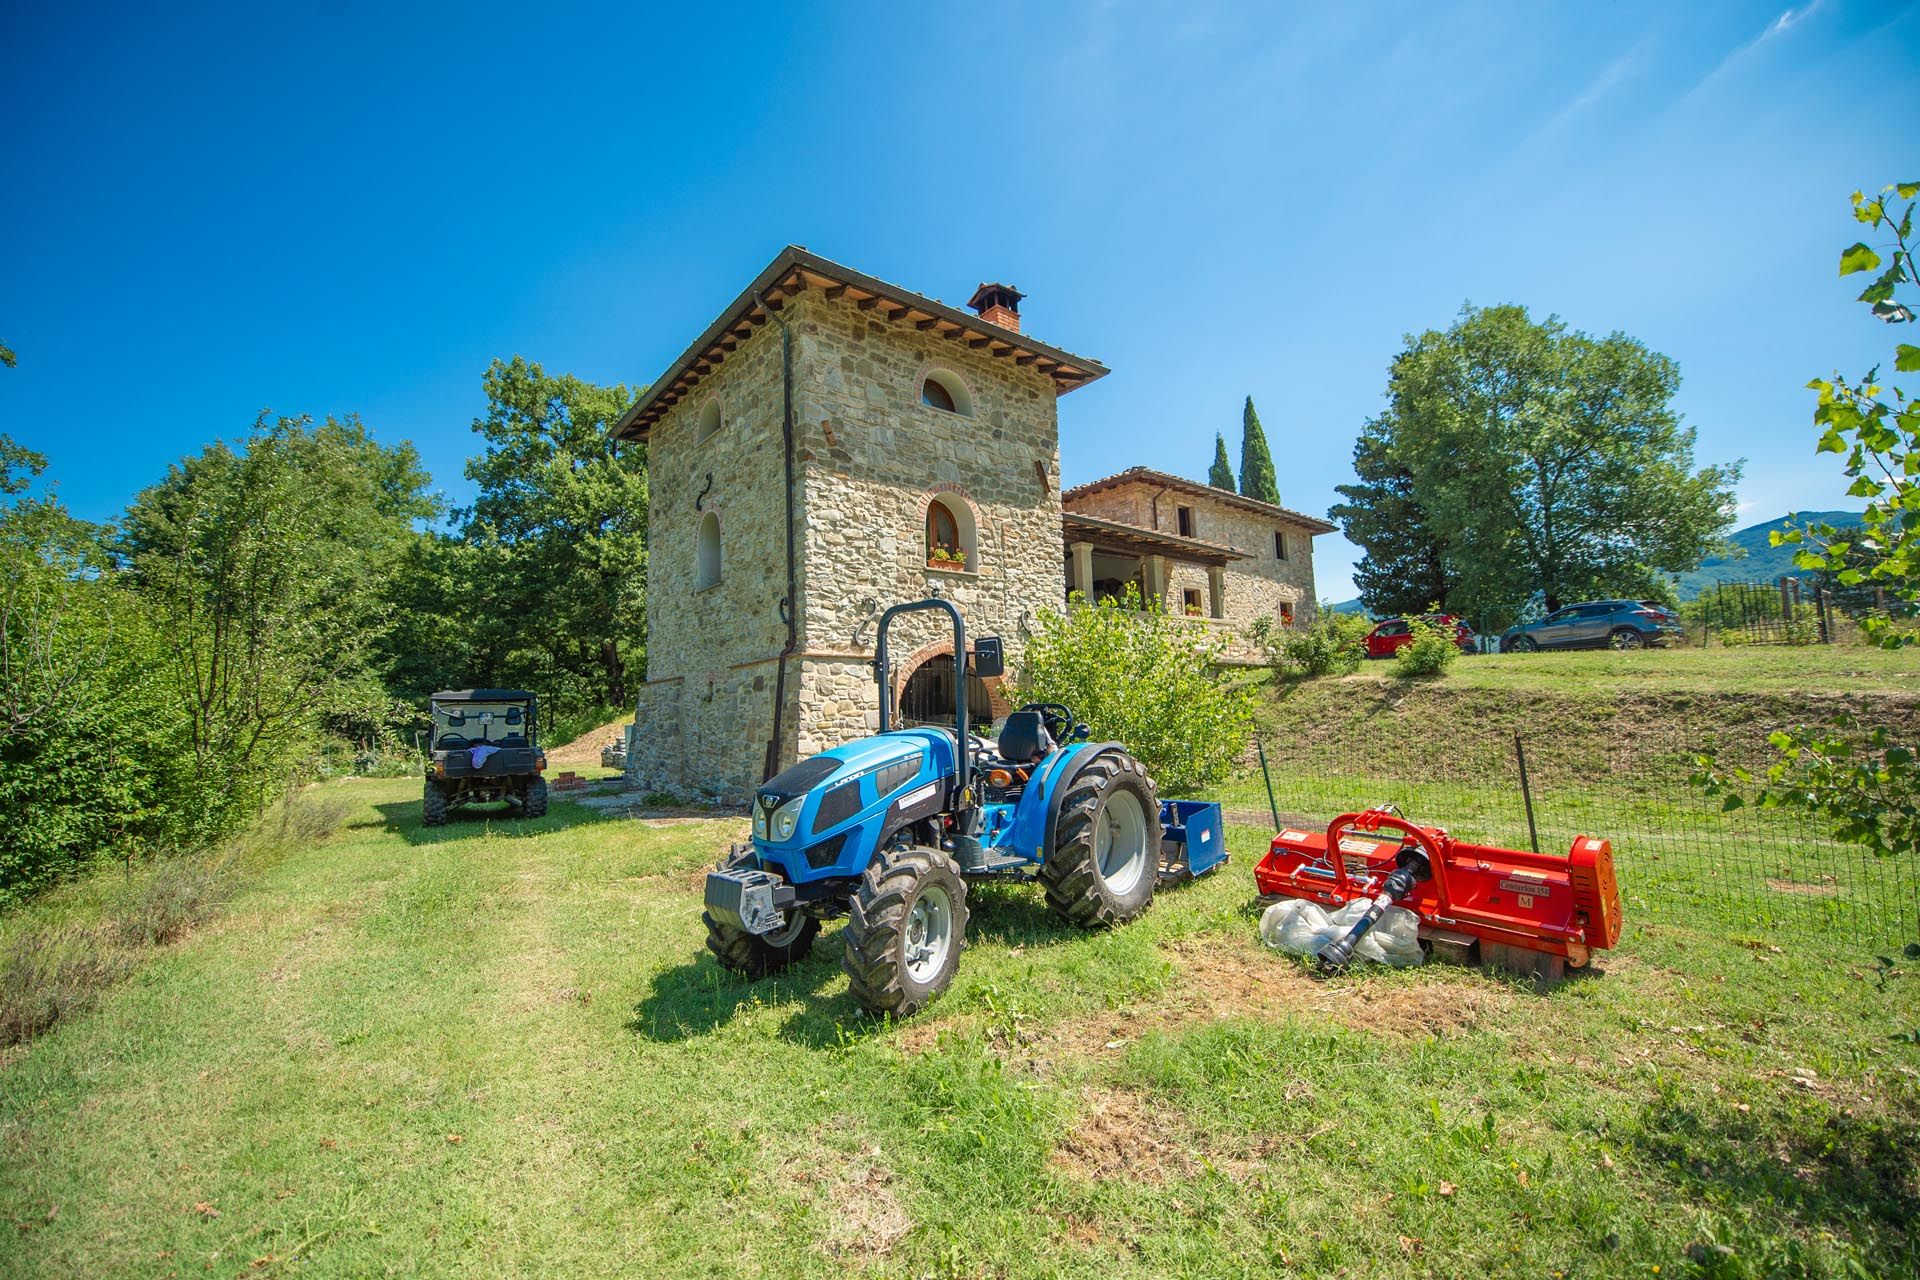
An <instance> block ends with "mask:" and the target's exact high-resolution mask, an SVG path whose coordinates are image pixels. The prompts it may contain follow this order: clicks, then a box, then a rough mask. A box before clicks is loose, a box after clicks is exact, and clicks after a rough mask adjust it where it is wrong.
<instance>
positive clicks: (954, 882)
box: [840, 846, 967, 1018]
mask: <svg viewBox="0 0 1920 1280" xmlns="http://www.w3.org/2000/svg"><path fill="white" fill-rule="evenodd" d="M935 875H940V876H942V878H944V879H948V880H950V881H951V884H950V885H949V886H948V890H949V893H950V894H951V896H952V898H953V909H954V920H953V928H954V930H955V931H956V933H957V935H958V936H957V937H956V938H955V939H954V948H953V950H954V958H955V965H957V963H958V958H959V952H960V951H961V950H962V949H964V948H965V946H966V921H967V905H966V898H967V884H966V881H965V880H964V879H962V878H961V876H960V874H959V871H958V870H957V869H956V868H955V867H954V865H953V860H952V859H950V858H949V857H947V855H946V854H945V853H943V852H941V851H940V850H938V849H929V848H925V847H920V846H915V847H913V848H908V849H898V850H893V851H891V852H885V853H882V854H881V855H880V856H879V857H877V858H875V859H874V860H873V862H872V863H871V864H869V865H868V867H867V869H866V871H865V872H864V873H863V874H862V875H861V877H860V885H859V887H858V888H857V889H855V890H854V893H853V898H852V900H851V901H850V902H849V903H848V905H847V925H846V928H845V929H844V930H842V932H841V939H842V950H841V955H840V967H841V968H842V969H844V970H845V971H846V974H847V984H848V987H849V988H850V990H851V992H852V995H853V998H854V1000H855V1001H856V1002H857V1003H859V1004H860V1005H861V1006H862V1007H863V1008H865V1009H868V1010H870V1011H872V1012H874V1013H881V1014H891V1015H892V1016H894V1017H896V1018H904V1017H907V1016H909V1015H911V1014H914V1013H917V1012H919V1011H920V1010H921V1009H922V1008H923V1007H925V1005H926V1004H927V1002H928V1001H930V1000H932V999H933V998H934V997H936V996H938V995H939V994H940V992H941V991H943V990H945V988H946V983H948V982H951V981H952V977H953V966H950V967H949V969H948V971H947V973H946V974H945V975H943V978H944V981H942V982H940V983H939V984H938V986H937V987H935V988H933V989H931V990H926V991H919V992H916V991H913V990H910V989H909V988H908V987H907V985H906V983H905V982H904V981H903V980H902V972H901V966H900V964H899V962H898V960H897V958H896V957H897V950H898V948H897V945H896V944H897V943H898V941H899V938H900V931H901V929H902V928H903V927H904V926H905V923H906V915H907V906H908V904H909V903H910V902H911V901H912V899H913V894H914V890H915V889H916V888H917V887H918V886H919V885H921V884H922V883H924V882H925V881H926V880H928V879H931V878H932V877H934V876H935Z"/></svg>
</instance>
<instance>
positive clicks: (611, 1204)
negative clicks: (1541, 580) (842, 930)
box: [0, 781, 1920, 1277]
mask: <svg viewBox="0 0 1920 1280" xmlns="http://www.w3.org/2000/svg"><path fill="white" fill-rule="evenodd" d="M326 791H327V792H328V793H329V794H335V795H340V796H344V797H349V798H350V799H351V801H352V804H353V808H352V811H351V813H350V816H349V817H348V820H347V825H346V827H345V828H344V829H343V830H342V831H341V833H340V834H339V835H337V836H336V837H335V838H334V839H333V840H332V841H330V842H328V843H325V844H310V845H307V846H304V847H294V848H291V849H288V850H285V851H283V852H282V854H281V855H280V856H279V857H278V859H277V860H275V861H272V862H271V863H270V864H268V865H264V866H262V867H261V868H260V869H259V870H258V871H257V872H256V873H255V874H253V875H251V876H249V878H248V879H247V882H246V884H245V885H244V887H243V888H242V889H241V890H240V891H239V892H238V893H237V894H236V895H235V896H234V897H233V899H232V900H231V901H230V902H229V903H228V904H227V906H226V908H225V910H224V913H223V914H221V915H220V916H218V917H216V918H215V919H214V920H213V921H212V922H211V923H208V924H205V925H202V926H201V927H200V928H198V929H196V930H194V931H193V932H191V933H188V934H187V935H186V936H185V937H184V938H183V939H181V940H180V941H177V942H174V943H171V944H169V945H166V946H163V947H161V948H159V949H158V950H156V951H154V952H153V953H152V954H153V958H152V959H151V960H150V961H149V962H148V963H146V964H145V965H144V966H143V967H141V968H140V969H139V970H138V971H136V972H135V973H134V974H133V975H132V976H131V977H129V978H127V979H126V980H125V981H123V982H121V983H120V984H119V985H118V986H116V987H114V988H112V989H111V990H110V991H109V992H108V993H107V995H106V996H105V997H104V999H103V1000H102V1002H101V1003H100V1005H99V1007H98V1008H97V1009H95V1010H94V1011H93V1012H92V1013H91V1014H88V1015H87V1016H84V1017H81V1018H78V1019H75V1020H71V1021H68V1022H66V1023H63V1024H62V1025H60V1026H58V1027H56V1028H55V1029H54V1030H53V1031H52V1032H51V1033H49V1034H48V1035H46V1036H44V1037H43V1038H41V1039H39V1040H37V1041H35V1042H33V1043H31V1044H30V1045H27V1046H25V1047H24V1048H20V1049H16V1050H14V1051H12V1052H11V1054H10V1055H9V1057H8V1058H7V1059H6V1060H5V1061H4V1064H0V1210H3V1211H4V1213H5V1217H6V1224H5V1225H6V1230H5V1232H4V1233H3V1234H0V1273H5V1274H9V1275H16V1274H17V1275H48V1276H55V1275H57V1276H67V1275H98V1274H125V1275H156V1276H164V1275H169V1274H176V1275H181V1276H185V1275H189V1274H191V1275H196V1276H198V1275H229V1276H231V1275H275V1274H289V1275H291V1274H300V1275H314V1276H336V1275H337V1276H359V1275H525V1274H538V1275H544V1276H568V1275H581V1276H589V1275H591V1276H599V1275H607V1274H616V1273H622V1274H625V1273H631V1274H645V1275H660V1276H706V1275H727V1276H733V1275H748V1276H770V1277H772V1276H780V1277H785V1276H805V1275H834V1276H841V1275H849V1274H852V1275H911V1276H926V1275H932V1276H943V1277H945V1276H955V1277H957V1276H969V1277H972V1276H1019V1277H1025V1276H1051V1275H1059V1276H1069V1275H1092V1274H1099V1275H1102V1276H1135V1275H1137V1276H1156V1277H1158V1276H1169V1275H1173V1276H1194V1277H1200V1276H1248V1275H1271V1274H1300V1275H1332V1274H1343V1273H1344V1274H1369V1275H1386V1276H1424V1275H1466V1274H1476V1275H1478V1274H1486V1275H1503V1274H1512V1275H1527V1276H1542V1275H1552V1274H1555V1273H1556V1272H1558V1273H1562V1274H1568V1275H1583V1276H1593V1275H1598V1276H1646V1275H1649V1274H1653V1271H1652V1268H1654V1267H1656V1266H1657V1267H1659V1268H1661V1271H1660V1272H1659V1274H1663V1275H1674V1274H1687V1273H1689V1272H1701V1273H1703V1274H1726V1275H1745V1274H1754V1275H1758V1274H1770V1273H1781V1274H1810V1275H1840V1274H1843V1273H1844V1274H1855V1275H1857V1274H1866V1275H1878V1276H1896V1275H1909V1274H1913V1272H1914V1271H1915V1269H1916V1264H1917V1263H1920V1251H1917V1250H1916V1245H1915V1242H1914V1239H1913V1236H1912V1226H1911V1223H1912V1220H1913V1215H1914V1213H1915V1210H1916V1209H1920V1187H1917V1186H1916V1171H1915V1167H1914V1154H1913V1153H1914V1151H1915V1140H1916V1137H1920V1133H1916V1120H1915V1117H1916V1115H1920V1053H1917V1052H1916V1050H1915V1049H1914V1048H1913V1047H1912V1046H1911V1045H1904V1044H1898V1043H1895V1042H1894V1041H1892V1040H1890V1039H1889V1038H1888V1037H1889V1035H1890V1033H1891V1032H1893V1031H1895V1030H1897V1029H1899V1028H1900V1027H1902V1026H1910V1025H1912V1022H1913V997H1912V994H1911V991H1912V984H1911V981H1910V980H1908V979H1905V978H1894V979H1892V980H1890V981H1889V982H1887V983H1886V986H1887V990H1884V991H1883V990H1880V989H1878V987H1877V986H1876V984H1875V982H1874V981H1872V980H1871V979H1870V977H1869V976H1868V972H1869V968H1868V966H1862V965H1860V964H1858V963H1856V962H1855V959H1856V958H1855V957H1852V956H1850V955H1848V954H1846V953H1836V952H1834V951H1831V950H1828V949H1824V948H1816V947H1811V946H1802V945H1800V944H1799V943H1798V942H1797V941H1796V940H1795V939H1793V938H1791V937H1787V938H1783V939H1781V940H1780V941H1779V942H1778V943H1773V944H1761V943H1758V942H1755V941H1753V940H1751V939H1749V940H1748V941H1747V944H1746V945H1742V944H1741V943H1740V942H1736V941H1734V940H1730V939H1729V937H1728V936H1727V935H1728V934H1729V933H1730V932H1734V931H1733V930H1731V929H1729V928H1728V927H1727V926H1726V925H1725V923H1724V922H1723V921H1721V920H1718V919H1716V918H1715V917H1713V916H1712V915H1711V914H1710V913H1703V914H1702V915H1701V916H1700V917H1699V918H1698V919H1697V920H1696V921H1693V922H1691V923H1690V924H1674V923H1664V922H1663V923H1657V924H1648V923H1646V922H1645V921H1643V920H1638V919H1630V921H1629V928H1628V933H1627V937H1626V940H1625V942H1624V945H1623V946H1622V947H1621V949H1620V950H1619V952H1617V953H1616V954H1615V955H1614V956H1613V957H1611V958H1610V959H1609V961H1608V962H1607V964H1606V966H1605V972H1604V973H1601V974H1599V975H1597V976H1594V977H1592V978H1589V979H1585V980H1582V981H1578V982H1573V983H1569V984H1567V985H1565V986H1563V987H1562V988H1560V989H1559V990H1557V991H1555V992H1553V993H1551V994H1548V995H1544V996H1543V995H1536V994H1534V993H1533V992H1532V991H1531V989H1529V988H1524V987H1521V986H1517V985H1513V984H1509V983H1507V982H1505V981H1503V980H1502V979H1500V978H1499V977H1497V976H1494V975H1491V974H1486V973H1481V972H1471V971H1461V970H1452V969H1445V968H1423V969H1419V970H1412V971H1406V972H1398V973H1392V972H1369V973H1362V974H1357V975H1355V976H1353V977H1351V978H1346V979H1342V980H1339V981H1337V982H1333V983H1327V984H1321V983H1318V982H1316V981H1314V980H1312V979H1311V978H1309V977H1307V976H1305V975H1304V973H1303V971H1302V969H1301V968H1300V967H1299V966H1298V965H1296V964H1295V963H1294V962H1292V961H1289V960H1285V959H1282V958H1279V957H1276V956H1273V955H1270V954H1268V953H1265V952H1263V951H1262V950H1261V949H1260V948H1259V946H1258V943H1257V941H1256V937H1255V929H1254V921H1255V912H1256V908H1255V905H1254V904H1253V902H1252V901H1251V894H1252V887H1251V884H1250V881H1249V877H1248V868H1249V865H1250V863H1251V861H1252V860H1253V858H1254V857H1256V856H1257V853H1258V852H1259V850H1260V848H1261V847H1262V846H1263V845H1264V841H1265V833H1264V832H1263V831H1260V830H1257V829H1251V828H1241V827H1237V828H1234V829H1233V830H1231V831H1230V833H1229V839H1230V844H1231V847H1232V848H1233V849H1234V851H1235V862H1234V864H1233V865H1232V866H1230V867H1229V868H1228V869H1226V870H1225V871H1224V872H1223V873H1222V874H1220V875H1218V876H1215V877H1213V878H1211V879H1208V880H1205V881H1201V882H1199V883H1197V884H1195V885H1192V886H1188V887H1186V888H1183V889H1179V890H1175V891H1171V892H1169V893H1167V894H1165V895H1163V896H1162V898H1161V899H1160V900H1159V901H1158V902H1157V903H1156V904H1155V907H1154V909H1153V911H1152V912H1150V913H1149V915H1148V916H1147V917H1146V918H1144V919H1143V920H1141V921H1140V922H1138V923H1136V924H1135V925H1132V926H1129V927H1126V928H1123V929H1120V930H1117V931H1114V932H1112V933H1108V934H1100V935H1085V934H1081V933H1078V932H1077V931H1073V930H1071V929H1068V928H1065V927H1063V926H1061V925H1060V924H1059V923H1058V922H1057V921H1055V920H1054V918H1053V917H1051V916H1050V915H1048V914H1047V913H1046V912H1045V911H1044V909H1043V908H1042V907H1041V905H1040V902H1039V898H1038V894H1037V892H1036V891H1035V890H1033V889H1031V888H1012V887H992V888H985V889H981V890H979V891H978V892H977V893H976V894H975V899H974V902H975V910H976V914H975V920H974V927H973V929H972V932H971V940H972V946H971V949H970V950H969V951H968V953H967V955H966V957H965V960H964V963H963V965H962V968H961V972H960V976H959V978H958V980H957V982H956V984H955V986H954V988H953V990H952V991H951V992H950V993H949V994H948V995H947V996H946V997H945V998H944V999H942V1000H941V1001H939V1002H937V1003H936V1004H935V1005H934V1006H933V1008H932V1009H930V1010H929V1011H928V1013H927V1014H926V1015H923V1016H922V1017H921V1018H919V1019H916V1020H914V1021H911V1022H909V1023H906V1024H904V1025H900V1026H890V1025H885V1024H878V1023H875V1022H873V1021H870V1020H868V1019H866V1018H865V1017H863V1016H862V1015H861V1014H860V1013H859V1011H858V1010H856V1009H855V1008H854V1006H853V1005H852V1004H851V1002H850V1000H849V999H848V997H847V995H846V987H845V982H844V979H843V978H842V977H841V976H840V973H839V969H838V952H839V948H838V942H837V929H834V930H829V932H828V933H827V934H826V935H825V936H824V937H823V939H822V941H821V944H820V946H819V947H818V949H817V950H816V952H815V953H814V955H813V956H812V957H811V958H810V959H809V960H807V961H806V962H805V963H804V964H802V965H800V966H798V967H797V968H796V969H795V970H793V971H791V972H789V973H788V974H785V975H782V976H780V977H778V978H775V979H770V980H767V981H763V982H759V983H743V982H741V981H739V980H737V979H736V978H734V977H732V976H731V975H728V974H726V973H724V972H722V971H721V970H720V969H718V968H717V967H716V966H715V965H714V963H713V962H712V960H711V959H710V958H709V957H707V956H706V955H705V953H704V951H703V950H702V947H701V937H702V934H701V926H700V923H699V882H700V877H701V874H702V871H703V869H704V868H705V866H707V865H708V864H709V863H710V862H711V860H712V859H713V858H714V856H715V855H716V853H717V852H718V851H720V850H721V849H722V848H723V847H724V846H725V844H726V843H727V841H728V840H730V839H735V838H739V836H740V835H741V834H742V831H741V826H740V824H739V823H738V822H737V821H734V820H716V821H686V822H676V823H642V822H636V821H630V820H602V819H599V818H597V817H595V816H594V815H592V814H590V813H589V812H588V811H586V810H585V809H583V808H581V807H578V806H575V805H572V804H568V803H557V804H556V805H555V806H554V811H553V813H552V814H551V815H550V816H549V817H547V818H546V819H544V820H542V821H539V822H534V823H511V822H500V821H484V820H481V821H473V820H470V821H465V822H457V823H455V824H454V825H452V826H450V827H448V828H446V829H444V830H440V831H435V832H424V831H422V830H421V829H420V828H419V827H418V825H417V823H418V805H417V800H416V798H415V793H414V790H413V788H412V786H411V785H410V784H406V783H399V782H370V781H368V782H338V783H331V784H328V786H327V788H326ZM79 896H80V895H76V899H78V898H79ZM48 909H49V910H51V908H48ZM78 909H79V908H76V910H78ZM41 923H42V924H46V923H50V921H49V920H46V919H43V920H42V921H41ZM1776 948H1777V949H1776ZM1859 959H1865V957H1859ZM1869 965H1870V962H1869ZM1715 1246H1722V1247H1725V1248H1727V1249H1730V1250H1731V1251H1732V1252H1731V1253H1730V1254H1724V1253H1720V1252H1716V1251H1715ZM1689 1250H1691V1251H1692V1252H1691V1254H1690V1253H1689ZM1696 1259H1697V1260H1696ZM1848 1266H1853V1267H1857V1268H1858V1270H1856V1271H1845V1270H1844V1268H1846V1267H1848ZM1767 1267H1772V1268H1773V1271H1772V1272H1769V1271H1767V1270H1765V1268H1767ZM1703 1268H1705V1269H1706V1270H1702V1269H1703Z"/></svg>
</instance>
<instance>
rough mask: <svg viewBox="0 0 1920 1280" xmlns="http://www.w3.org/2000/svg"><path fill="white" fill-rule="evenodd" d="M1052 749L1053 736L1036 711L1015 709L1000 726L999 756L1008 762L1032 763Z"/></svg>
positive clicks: (1044, 756)
mask: <svg viewBox="0 0 1920 1280" xmlns="http://www.w3.org/2000/svg"><path fill="white" fill-rule="evenodd" d="M1052 750H1053V738H1052V736H1051V735H1049V734H1048V733H1047V726H1046V723H1045V722H1044V721H1043V720H1041V718H1040V713H1039V712H1038V711H1015V712H1013V713H1011V714H1009V715H1008V716H1007V722H1006V724H1004V725H1002V726H1001V727H1000V758H1001V759H1002V760H1005V761H1006V762H1007V763H1009V764H1032V763H1034V762H1035V761H1037V760H1044V759H1046V757H1047V755H1048V754H1049V753H1050V752H1052Z"/></svg>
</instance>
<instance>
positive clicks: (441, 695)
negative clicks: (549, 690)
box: [433, 689, 534, 702]
mask: <svg viewBox="0 0 1920 1280" xmlns="http://www.w3.org/2000/svg"><path fill="white" fill-rule="evenodd" d="M533 698H534V695H533V694H531V693H528V692H527V691H526V690H525V689H442V690H441V691H440V692H438V693H436V694H434V695H433V701H435V702H532V701H533Z"/></svg>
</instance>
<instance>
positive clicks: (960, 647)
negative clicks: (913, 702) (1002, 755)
mask: <svg viewBox="0 0 1920 1280" xmlns="http://www.w3.org/2000/svg"><path fill="white" fill-rule="evenodd" d="M927 609H943V610H945V611H946V615H947V616H948V617H949V618H951V619H953V662H954V681H953V707H954V723H955V728H956V730H957V732H958V734H959V736H958V737H956V738H955V739H954V745H955V747H956V748H957V749H958V751H959V754H960V760H961V766H960V767H961V770H962V777H963V778H964V779H965V780H967V781H971V774H972V772H973V756H972V753H971V752H969V751H968V750H967V734H968V733H969V732H970V731H971V729H972V723H973V722H972V721H970V720H968V719H967V624H966V620H965V619H963V618H962V617H961V616H960V610H958V609H957V608H955V607H954V605H953V602H952V601H951V600H941V599H937V598H936V599H932V600H913V601H909V602H908V603H906V604H896V605H894V606H893V607H892V608H890V609H888V610H887V611H886V612H885V613H883V614H881V615H880V626H879V629H878V630H877V631H876V632H875V634H874V641H873V678H874V679H875V680H876V681H878V682H879V685H880V732H882V733H885V732H886V731H887V730H889V729H891V728H893V672H892V670H891V669H889V667H888V666H887V628H888V627H890V626H892V625H893V620H894V618H895V617H897V616H899V615H900V614H903V613H920V612H922V611H924V610H927Z"/></svg>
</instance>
